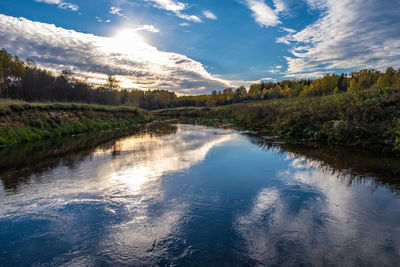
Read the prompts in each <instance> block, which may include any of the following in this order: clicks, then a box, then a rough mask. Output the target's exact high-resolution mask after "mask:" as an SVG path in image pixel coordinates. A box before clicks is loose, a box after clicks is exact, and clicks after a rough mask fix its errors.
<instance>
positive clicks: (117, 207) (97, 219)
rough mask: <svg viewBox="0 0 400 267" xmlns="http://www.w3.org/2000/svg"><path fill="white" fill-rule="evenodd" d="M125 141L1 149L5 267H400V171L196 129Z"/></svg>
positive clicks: (380, 160)
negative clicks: (306, 266)
mask: <svg viewBox="0 0 400 267" xmlns="http://www.w3.org/2000/svg"><path fill="white" fill-rule="evenodd" d="M120 134H121V136H124V137H116V136H115V134H105V135H99V136H82V137H74V138H67V139H61V140H53V141H47V142H42V143H36V144H30V145H26V146H22V147H10V148H6V149H3V150H0V178H1V180H0V182H1V184H0V265H4V266H26V265H40V266H42V265H44V266H48V265H50V266H63V265H65V266H71V265H72V266H80V265H87V266H93V265H96V266H99V265H102V266H116V265H179V266H188V265H208V266H210V265H211V266H224V265H225V266H243V265H274V264H279V265H282V264H283V265H301V264H303V265H311V266H312V265H316V266H321V265H326V266H330V265H338V266H344V265H346V266H349V265H357V266H359V265H365V266H371V265H385V264H386V265H388V266H395V265H396V264H398V263H399V262H400V195H399V192H400V186H399V185H400V178H399V168H400V167H399V166H400V164H399V161H398V160H397V159H393V158H390V157H384V156H382V155H373V154H371V153H365V152H354V151H348V150H344V149H339V148H335V149H333V148H326V147H325V148H324V147H318V148H316V147H313V148H311V147H305V146H302V145H293V144H287V143H281V142H276V141H272V140H271V139H269V138H256V137H249V136H246V135H243V134H240V133H236V132H233V131H230V130H222V129H215V128H206V127H202V126H192V125H161V126H153V127H152V128H151V129H148V130H147V131H144V132H142V133H130V134H128V135H126V134H122V133H120ZM125 135H126V136H125Z"/></svg>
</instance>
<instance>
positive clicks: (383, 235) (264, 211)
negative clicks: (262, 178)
mask: <svg viewBox="0 0 400 267" xmlns="http://www.w3.org/2000/svg"><path fill="white" fill-rule="evenodd" d="M286 161H287V162H288V167H287V169H285V170H283V171H280V172H279V173H278V175H277V179H279V180H280V181H282V182H283V184H282V185H276V186H274V187H272V188H270V187H267V188H264V189H262V190H261V191H260V192H259V193H258V194H257V196H256V197H255V199H254V201H253V204H252V207H251V208H250V210H249V211H248V212H246V213H244V214H241V215H239V216H238V217H237V218H236V221H235V222H234V227H235V229H236V230H237V231H238V233H239V234H240V236H241V237H242V238H243V239H244V240H245V242H246V247H247V250H248V253H249V254H250V255H251V257H252V258H253V259H254V260H255V261H256V262H258V263H259V264H261V265H263V264H271V263H277V264H284V265H299V264H310V263H311V264H313V265H316V266H322V265H324V264H326V263H335V264H338V265H340V266H353V265H357V264H361V265H363V264H368V263H371V262H380V263H383V264H387V265H391V263H392V262H393V253H395V254H397V255H400V250H399V248H400V232H399V231H400V229H399V228H398V227H397V228H396V225H399V223H400V221H399V218H400V211H399V210H398V209H397V208H396V207H397V206H398V205H399V204H400V199H397V200H395V201H393V199H392V197H391V196H390V195H388V194H386V189H384V188H380V189H378V190H376V191H373V192H371V190H370V189H369V186H368V183H369V185H370V186H371V185H372V182H371V181H365V180H364V181H363V184H362V185H360V184H357V183H355V184H352V185H350V186H349V184H347V183H343V180H346V179H349V180H352V177H351V176H350V175H349V174H346V173H345V172H342V173H340V176H339V177H338V174H337V172H335V171H331V172H329V171H328V170H327V168H326V166H325V167H324V168H322V166H321V165H320V164H319V163H318V161H312V160H309V159H307V158H306V157H301V156H295V155H294V154H290V153H288V156H287V158H286ZM338 178H339V179H338ZM366 184H367V186H365V185H366ZM371 194H372V195H371ZM389 198H390V199H389ZM388 221H389V226H388ZM384 225H385V226H384ZM371 240H374V242H370V241H371ZM394 251H395V252H394Z"/></svg>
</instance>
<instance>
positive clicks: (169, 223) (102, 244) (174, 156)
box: [0, 125, 232, 265]
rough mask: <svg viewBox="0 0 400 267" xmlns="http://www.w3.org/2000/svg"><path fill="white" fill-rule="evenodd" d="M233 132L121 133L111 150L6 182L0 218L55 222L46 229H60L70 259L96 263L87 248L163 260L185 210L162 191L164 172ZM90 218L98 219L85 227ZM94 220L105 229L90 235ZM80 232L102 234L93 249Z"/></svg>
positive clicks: (107, 256)
mask: <svg viewBox="0 0 400 267" xmlns="http://www.w3.org/2000/svg"><path fill="white" fill-rule="evenodd" d="M227 133H228V134H227ZM230 138H232V136H231V135H230V134H229V132H227V131H223V130H218V129H211V128H204V127H193V126H184V125H180V126H177V131H176V132H175V133H174V134H170V135H163V136H159V135H157V136H156V135H152V134H143V135H139V136H132V137H128V138H124V139H121V140H119V141H117V142H116V143H115V145H114V146H113V147H111V148H98V149H97V150H95V151H94V152H93V153H91V155H90V156H86V157H84V158H83V159H81V162H80V163H79V164H76V165H75V166H74V167H73V168H68V167H67V166H64V165H63V164H60V165H59V166H58V167H54V168H52V169H50V170H48V171H46V172H44V173H40V174H34V175H32V177H31V178H30V180H28V181H27V182H26V183H25V184H22V185H20V186H19V188H18V192H7V191H3V190H2V189H3V188H2V189H1V191H0V192H2V193H1V194H2V195H1V199H2V200H1V204H2V208H1V209H0V219H2V220H7V219H10V220H16V218H19V220H28V221H29V220H33V221H35V220H46V221H50V222H52V224H54V227H55V228H54V229H46V230H45V231H46V232H47V234H51V232H52V231H53V230H54V231H57V232H58V234H57V238H59V239H61V240H63V242H67V243H72V246H73V247H75V249H76V252H75V254H74V255H68V254H65V255H63V257H62V261H65V260H67V261H69V260H70V262H69V263H71V264H78V265H79V264H85V263H88V262H91V261H92V260H93V259H90V258H88V257H87V256H85V255H88V254H90V251H88V250H90V249H92V250H93V249H94V250H95V251H93V252H92V253H95V254H101V255H103V256H102V257H103V258H104V261H105V262H109V261H110V260H111V261H112V262H120V261H123V262H124V264H126V263H128V264H138V263H140V262H146V263H148V262H149V258H147V257H149V256H150V255H151V257H152V259H154V260H159V258H158V257H157V255H159V257H162V255H163V251H164V250H163V249H164V248H165V247H166V246H167V245H168V244H169V242H172V241H171V240H172V239H170V238H168V237H169V236H174V237H175V238H174V240H175V241H174V242H177V241H176V240H179V238H178V237H176V236H177V235H179V229H180V228H179V226H180V220H181V218H182V216H183V214H184V213H185V209H186V204H185V203H182V202H181V201H179V200H178V199H173V198H172V199H171V198H168V199H166V198H165V197H164V194H163V190H164V189H163V179H164V177H165V176H166V175H168V173H170V172H173V173H176V172H179V171H185V170H186V169H188V168H190V167H191V166H193V165H194V164H197V163H199V162H201V161H203V160H204V159H205V157H206V156H207V154H208V152H209V151H210V150H211V149H212V148H213V147H215V146H217V145H219V144H221V143H223V142H225V141H228V140H230ZM39 177H40V179H39ZM93 218H97V219H93ZM92 219H93V220H95V222H93V223H91V224H89V225H86V223H85V221H87V220H92ZM61 225H62V227H61ZM89 226H90V227H100V228H101V229H97V230H95V232H94V233H92V232H91V231H93V229H91V230H90V232H88V231H89V229H88V227H89ZM104 228H105V229H104ZM100 233H101V234H100ZM82 234H88V235H90V234H94V237H93V239H96V238H97V239H99V238H100V239H99V240H98V243H96V242H95V243H96V244H92V245H93V247H92V248H89V247H87V246H86V245H85V244H84V243H80V242H79V240H80V239H81V237H80V235H82ZM27 238H28V239H29V238H34V237H33V236H31V237H27ZM21 242H22V241H21ZM60 242H61V241H60ZM78 251H79V252H78ZM128 255H129V257H128ZM132 255H138V256H137V257H136V258H135V257H132ZM127 258H129V261H127ZM124 259H125V260H124ZM96 262H97V263H98V262H99V259H96ZM100 262H101V260H100Z"/></svg>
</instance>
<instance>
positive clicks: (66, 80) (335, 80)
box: [0, 49, 400, 109]
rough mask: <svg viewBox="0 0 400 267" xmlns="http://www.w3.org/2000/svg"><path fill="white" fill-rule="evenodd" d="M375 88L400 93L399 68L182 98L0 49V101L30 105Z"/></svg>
mask: <svg viewBox="0 0 400 267" xmlns="http://www.w3.org/2000/svg"><path fill="white" fill-rule="evenodd" d="M373 87H398V88H400V69H399V70H395V69H393V68H388V69H387V70H386V72H380V71H377V70H361V71H357V72H352V73H350V74H349V75H345V74H341V75H337V74H327V75H325V76H324V77H323V78H320V79H316V80H309V79H308V80H284V81H280V82H276V83H274V82H266V83H259V84H253V85H251V86H250V88H249V91H247V90H246V88H245V87H244V86H241V87H239V88H237V89H236V88H226V89H225V90H223V91H219V92H217V91H213V92H212V93H211V94H210V95H196V96H179V97H178V96H177V95H176V94H175V93H174V92H170V91H166V90H149V91H143V90H127V89H121V88H119V84H118V81H117V80H116V78H115V77H114V76H112V75H109V77H108V79H107V82H106V84H105V85H103V86H96V87H95V86H93V85H90V84H89V83H88V82H87V81H84V80H80V79H77V78H76V77H75V76H74V74H73V73H72V72H71V71H68V70H65V71H62V73H61V74H59V75H55V74H53V73H52V72H50V71H47V70H45V69H41V68H39V67H37V66H36V65H35V63H34V62H33V61H32V60H30V59H27V60H26V61H23V60H21V59H19V58H18V57H17V56H12V55H10V54H9V53H7V51H6V50H4V49H2V50H0V97H2V98H12V99H20V100H25V101H59V102H82V103H90V104H101V105H114V106H117V105H127V106H135V107H140V108H144V109H160V108H167V107H182V106H221V105H227V104H232V103H239V102H244V101H251V100H266V99H278V98H288V97H299V96H300V97H312V96H323V95H331V94H336V93H341V92H347V91H354V90H363V89H369V88H373Z"/></svg>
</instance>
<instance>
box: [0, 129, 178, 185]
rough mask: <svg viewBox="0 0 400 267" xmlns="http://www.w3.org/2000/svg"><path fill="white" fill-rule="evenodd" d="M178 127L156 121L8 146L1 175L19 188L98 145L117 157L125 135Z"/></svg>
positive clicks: (1, 155) (0, 153)
mask: <svg viewBox="0 0 400 267" xmlns="http://www.w3.org/2000/svg"><path fill="white" fill-rule="evenodd" d="M176 130H177V128H176V126H173V125H169V124H165V123H153V124H150V125H148V126H147V127H146V128H144V129H135V130H122V131H121V130H116V131H112V132H106V133H102V134H90V135H82V136H75V137H64V138H59V139H52V140H45V141H40V142H35V143H28V144H25V145H20V146H10V147H6V148H3V149H0V179H1V181H2V183H3V186H4V188H5V190H17V189H18V186H19V185H21V184H22V183H27V182H29V180H30V179H31V177H32V175H34V174H40V173H42V172H44V171H47V170H49V169H53V168H56V167H57V166H60V165H62V166H65V167H68V168H71V169H74V168H75V167H76V166H77V165H78V164H80V163H81V162H82V161H83V160H84V159H85V158H87V157H88V156H89V157H90V156H91V155H92V153H93V152H94V151H95V150H97V149H100V150H104V151H107V150H110V151H111V155H112V156H113V157H116V156H118V153H119V149H118V142H117V141H118V140H119V139H121V138H124V137H127V136H132V135H138V136H140V135H143V134H149V135H151V136H162V135H167V134H173V133H175V132H176Z"/></svg>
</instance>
